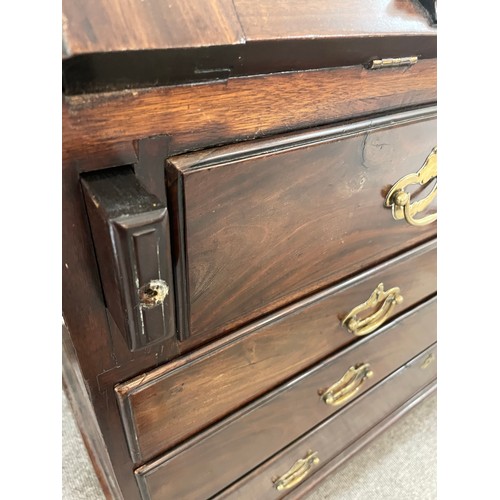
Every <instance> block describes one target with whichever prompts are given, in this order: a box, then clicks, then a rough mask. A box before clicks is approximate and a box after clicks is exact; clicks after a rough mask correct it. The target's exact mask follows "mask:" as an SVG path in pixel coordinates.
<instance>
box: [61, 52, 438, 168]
mask: <svg viewBox="0 0 500 500" xmlns="http://www.w3.org/2000/svg"><path fill="white" fill-rule="evenodd" d="M435 100H436V61H435V60H425V61H421V62H419V63H418V64H416V65H415V66H413V67H411V68H393V69H387V70H380V71H368V70H366V69H364V68H363V67H361V66H359V67H351V68H339V69H330V70H328V69H327V70H318V71H308V72H302V73H285V74H277V75H264V76H255V77H252V78H234V79H230V80H228V81H226V82H214V83H210V84H198V85H193V86H187V85H186V86H177V87H164V88H156V89H148V90H135V91H132V90H129V91H122V92H110V93H103V94H92V95H87V96H73V97H67V98H64V100H63V147H62V150H63V164H67V163H68V161H70V160H71V161H72V162H73V163H74V164H76V167H77V168H78V170H79V171H86V170H93V169H97V168H106V167H112V166H117V165H127V164H134V163H136V162H137V154H136V150H135V148H134V141H136V140H138V139H142V138H146V137H152V136H157V135H167V136H169V138H170V140H169V148H168V149H166V150H165V152H164V155H165V157H167V156H168V155H172V154H177V153H181V152H184V151H188V150H189V149H201V148H203V147H206V146H210V145H215V144H229V143H232V142H235V141H242V140H248V139H253V138H256V137H262V136H265V135H268V134H271V133H277V132H285V131H289V130H293V129H297V128H308V127H311V126H314V125H322V124H326V123H329V122H334V121H339V120H342V119H346V118H352V117H359V116H363V115H367V114H369V113H375V112H377V113H381V112H385V111H390V110H395V109H398V108H405V107H410V106H416V105H419V104H425V103H432V102H434V101H435Z"/></svg>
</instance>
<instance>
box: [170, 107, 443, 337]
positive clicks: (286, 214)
mask: <svg viewBox="0 0 500 500" xmlns="http://www.w3.org/2000/svg"><path fill="white" fill-rule="evenodd" d="M435 147H436V120H435V109H434V108H429V109H428V110H424V111H422V110H418V111H413V112H406V113H399V114H397V115H388V116H386V117H383V118H376V119H371V120H365V121H362V122H356V123H352V124H347V125H342V126H336V127H329V128H322V129H320V130H316V131H313V132H304V133H295V134H290V135H286V136H282V137H278V138H275V139H271V140H264V141H251V142H248V143H245V144H242V145H236V146H229V147H225V148H218V149H212V150H208V151H202V152H199V153H192V154H188V155H182V156H179V157H174V158H170V159H169V160H168V162H167V177H168V183H167V184H168V197H169V200H170V202H171V207H170V208H171V212H172V213H173V217H174V223H173V227H174V234H175V237H174V254H175V255H174V257H175V262H176V279H177V286H178V299H179V300H180V301H181V302H182V303H181V305H180V309H179V312H180V318H181V320H180V325H179V328H180V336H181V339H184V340H185V339H188V337H189V336H192V337H193V339H192V342H193V343H196V342H200V341H201V340H206V339H209V338H211V337H214V336H216V335H219V334H221V333H223V332H225V331H227V330H228V329H235V328H236V327H238V326H240V325H242V324H244V323H246V322H248V321H250V320H252V319H253V318H256V317H259V316H262V315H263V314H265V313H268V312H270V311H272V310H276V309H277V308H278V307H282V306H284V305H286V304H290V303H292V302H293V301H294V300H297V299H298V298H300V297H303V296H305V295H306V294H310V293H312V292H314V291H316V290H318V289H320V288H323V287H325V286H328V285H330V284H332V283H334V282H336V281H339V280H340V279H342V278H344V277H345V276H348V275H352V274H354V273H356V272H358V271H359V270H360V269H363V268H367V267H369V266H370V265H373V264H375V263H377V262H381V261H383V260H384V259H386V258H388V257H390V256H393V255H396V254H397V253H399V252H400V251H402V250H404V249H405V248H409V247H411V246H414V245H416V244H417V243H419V242H421V241H423V240H425V239H429V238H431V237H432V236H433V235H434V234H435V233H436V224H435V223H429V224H427V225H423V226H414V225H411V224H409V223H406V222H405V220H404V214H403V212H404V210H403V208H402V207H399V209H398V210H396V213H395V215H396V216H397V217H399V218H401V217H403V220H395V218H394V217H393V214H392V208H391V204H392V201H393V200H388V201H386V197H387V195H388V193H389V192H390V190H391V187H393V186H395V185H397V186H399V185H401V186H402V187H403V188H405V189H406V190H407V191H408V194H409V195H412V200H413V199H415V200H422V199H426V198H428V197H426V194H427V193H426V191H425V188H424V186H421V185H420V184H419V183H418V182H417V184H416V186H415V182H413V181H412V182H410V181H409V182H408V183H407V182H400V184H397V183H398V181H400V180H401V179H402V178H404V177H405V176H407V175H410V174H417V173H418V172H419V170H420V169H421V168H422V167H423V165H424V164H425V162H426V159H427V158H428V156H429V154H430V153H431V152H432V151H433V150H434V148H435ZM419 179H420V180H422V179H423V177H422V176H421V177H419ZM415 190H416V191H415ZM395 199H397V200H398V201H402V197H401V196H400V197H399V198H398V197H395ZM428 199H429V200H431V199H432V197H431V198H428ZM435 201H436V200H435V199H433V201H432V203H431V204H430V205H429V206H427V205H426V204H425V203H424V205H426V206H425V210H422V213H418V214H417V213H415V212H418V211H417V210H415V207H416V205H415V204H414V203H412V204H411V206H412V207H413V208H414V209H413V210H411V211H410V212H411V213H412V216H413V218H414V219H419V218H422V217H425V215H426V214H428V213H429V212H433V211H435ZM386 205H387V206H386ZM420 208H421V209H422V206H421V207H420Z"/></svg>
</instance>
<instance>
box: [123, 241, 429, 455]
mask: <svg viewBox="0 0 500 500" xmlns="http://www.w3.org/2000/svg"><path fill="white" fill-rule="evenodd" d="M435 250H436V248H435V244H434V243H429V244H426V245H424V246H423V247H421V248H419V249H418V250H416V251H412V252H410V253H409V254H407V255H405V256H402V257H400V258H399V259H398V260H397V261H393V262H388V263H386V264H385V265H383V266H382V268H380V269H375V270H373V271H371V272H368V273H365V274H364V275H362V276H360V277H359V278H358V279H355V280H351V281H349V282H346V283H344V284H343V285H342V286H341V287H334V288H332V289H330V290H327V291H325V292H322V293H321V294H318V295H316V296H314V297H310V298H309V299H306V300H305V301H302V302H301V303H298V304H295V305H294V306H292V307H290V308H288V309H285V310H282V311H280V314H279V315H278V316H275V317H272V316H271V317H269V318H266V320H265V321H264V322H263V323H259V322H258V323H256V324H255V325H254V326H253V327H252V326H250V327H248V328H247V329H246V333H245V335H244V336H241V332H240V337H236V338H231V337H229V338H227V339H226V342H225V343H224V344H222V343H221V344H220V345H217V344H215V345H212V346H211V350H209V349H206V350H202V351H199V352H197V353H196V354H195V356H196V357H188V358H187V359H186V360H185V361H184V362H182V360H180V361H177V362H173V363H171V364H170V365H169V364H167V365H165V366H162V367H160V368H158V369H157V370H154V371H152V372H150V373H147V374H144V375H141V376H139V377H137V378H135V379H133V380H131V381H130V382H127V383H124V384H120V385H118V386H117V388H116V391H117V395H118V398H119V401H120V405H121V408H122V415H123V418H124V424H125V427H126V429H127V435H128V440H129V448H130V449H131V452H132V454H133V458H134V460H135V461H136V463H140V462H144V461H145V460H149V459H151V458H152V457H153V456H154V455H156V454H158V453H160V452H162V451H165V450H167V449H168V448H170V447H172V446H174V445H175V444H178V443H179V442H180V441H181V440H183V439H185V438H187V437H189V436H190V435H192V434H194V433H195V432H197V431H199V430H201V429H203V428H204V427H207V426H208V425H210V424H212V423H214V422H215V421H217V420H219V419H220V418H222V417H224V416H225V415H227V414H229V413H230V412H231V411H234V410H235V409H237V408H238V407H240V406H241V405H243V404H245V403H248V402H249V401H251V400H253V399H255V398H256V397H258V396H260V395H261V394H263V393H264V392H266V391H268V390H270V389H272V388H273V387H276V386H278V385H279V384H281V383H283V382H284V381H285V380H286V379H287V378H289V377H291V376H293V375H294V374H296V373H298V372H300V371H301V370H304V369H306V368H308V367H310V366H312V365H313V364H315V363H317V362H318V361H320V360H321V359H323V358H324V357H325V356H328V355H330V354H332V353H333V352H335V351H337V350H338V349H340V348H341V347H344V346H346V345H348V344H351V343H353V342H354V341H355V340H356V339H357V337H355V336H353V335H352V334H350V333H348V331H347V330H346V329H345V328H344V327H343V326H342V325H341V321H342V319H343V318H344V317H345V316H346V315H347V313H348V312H349V311H350V310H351V309H352V308H353V307H355V306H357V305H358V304H360V303H362V302H364V301H365V300H367V298H368V297H369V295H370V294H371V292H372V291H373V290H374V289H375V288H376V286H377V285H378V284H379V283H380V282H384V283H385V284H386V285H387V286H393V285H394V286H399V287H400V288H401V291H402V294H403V296H404V302H403V304H402V305H401V307H400V308H396V309H395V310H394V311H393V315H394V314H397V313H400V312H402V311H403V310H404V309H405V308H410V307H411V306H412V305H414V304H416V303H418V302H419V301H421V300H422V299H424V298H425V297H428V296H430V295H432V294H433V293H434V292H435V290H436V282H435V273H436V254H435Z"/></svg>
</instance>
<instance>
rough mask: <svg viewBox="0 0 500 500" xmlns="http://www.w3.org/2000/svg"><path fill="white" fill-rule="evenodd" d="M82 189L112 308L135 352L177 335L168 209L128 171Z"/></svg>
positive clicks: (89, 179)
mask: <svg viewBox="0 0 500 500" xmlns="http://www.w3.org/2000/svg"><path fill="white" fill-rule="evenodd" d="M82 186H83V191H84V193H85V200H86V206H87V213H88V215H89V220H90V224H91V228H92V236H93V240H94V246H95V249H96V255H97V258H98V261H99V269H100V274H101V281H102V286H103V289H104V292H105V296H106V305H107V308H108V310H109V311H110V313H111V314H112V316H113V319H114V320H115V322H116V324H117V325H118V327H119V329H120V331H121V333H122V335H123V336H124V338H125V340H126V341H127V344H128V347H129V349H130V350H131V351H135V350H138V349H143V348H144V347H147V346H149V345H151V344H153V343H156V342H159V341H161V340H164V339H166V338H169V337H172V336H174V335H175V333H176V327H175V307H174V304H175V296H174V290H173V288H174V285H173V276H172V265H171V260H170V253H171V252H170V230H169V222H168V210H167V207H166V206H165V204H164V203H162V202H161V201H160V200H159V199H158V198H157V197H156V196H154V195H152V194H151V193H149V192H148V191H146V190H145V189H144V188H143V186H142V185H141V184H140V183H139V181H138V180H137V178H136V176H135V174H134V172H133V170H132V169H131V168H127V167H125V168H115V169H107V170H103V171H99V172H92V173H90V174H89V175H87V176H85V177H84V178H83V179H82Z"/></svg>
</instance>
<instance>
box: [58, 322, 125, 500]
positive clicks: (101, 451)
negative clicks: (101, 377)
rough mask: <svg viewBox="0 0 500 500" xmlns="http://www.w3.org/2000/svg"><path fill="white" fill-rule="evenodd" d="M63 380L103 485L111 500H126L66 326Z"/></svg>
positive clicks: (63, 335)
mask: <svg viewBox="0 0 500 500" xmlns="http://www.w3.org/2000/svg"><path fill="white" fill-rule="evenodd" d="M62 346H63V349H62V362H63V363H62V376H63V388H64V392H65V393H66V397H67V398H68V402H69V403H70V405H71V409H72V411H73V415H74V417H75V421H76V423H77V425H78V428H79V430H80V433H81V435H82V438H83V442H84V443H85V447H86V448H87V452H88V454H89V457H90V460H91V461H92V465H93V467H94V469H95V471H96V475H97V478H98V480H99V484H100V485H101V488H102V490H103V493H104V495H105V497H106V498H107V499H109V500H118V499H120V498H123V497H122V495H121V492H120V488H119V486H118V482H117V480H116V476H115V473H114V470H113V465H112V464H111V460H110V458H109V454H108V451H107V449H106V444H105V442H104V439H103V436H102V433H101V430H100V428H99V424H98V422H97V418H96V415H95V411H94V407H93V406H92V402H91V400H90V398H89V394H88V392H87V388H86V387H85V382H84V379H83V375H82V371H81V369H80V366H79V364H78V359H77V357H76V352H75V348H74V347H73V343H72V342H71V337H70V335H69V332H68V329H67V327H66V325H65V324H64V323H63V326H62Z"/></svg>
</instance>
